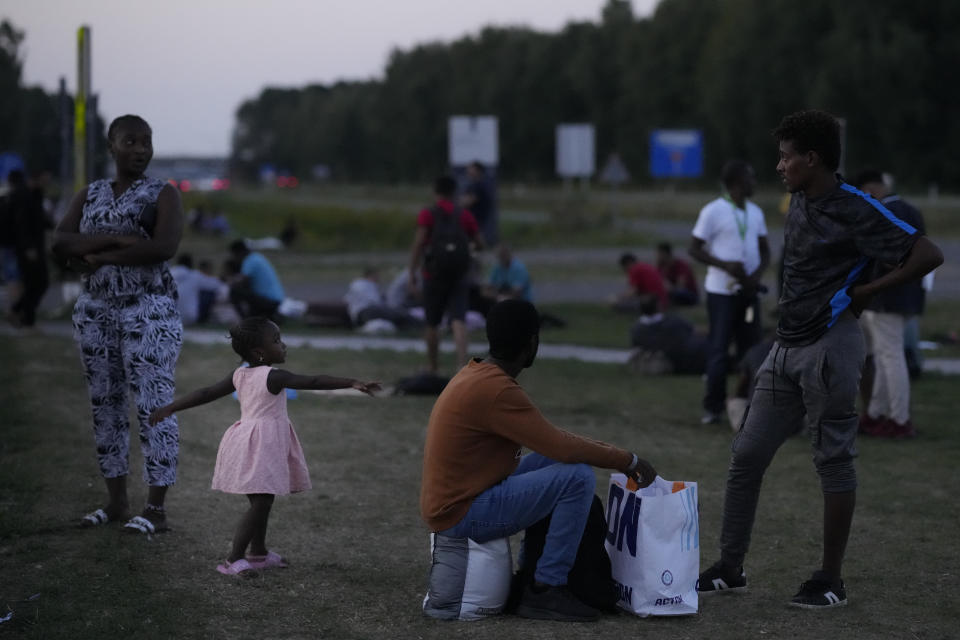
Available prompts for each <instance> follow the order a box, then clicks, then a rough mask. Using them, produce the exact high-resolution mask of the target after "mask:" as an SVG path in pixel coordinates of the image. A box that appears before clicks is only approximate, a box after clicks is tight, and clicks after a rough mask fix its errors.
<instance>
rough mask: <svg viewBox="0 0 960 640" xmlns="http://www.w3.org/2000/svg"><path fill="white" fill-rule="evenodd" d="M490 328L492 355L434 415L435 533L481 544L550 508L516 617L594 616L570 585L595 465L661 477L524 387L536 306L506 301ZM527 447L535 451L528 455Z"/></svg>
mask: <svg viewBox="0 0 960 640" xmlns="http://www.w3.org/2000/svg"><path fill="white" fill-rule="evenodd" d="M486 329H487V339H488V341H489V343H490V352H489V355H488V356H487V357H486V358H484V359H479V358H475V359H473V360H472V361H470V362H469V363H468V364H467V366H465V367H464V368H462V369H461V370H460V372H459V373H457V375H456V376H454V377H453V379H452V380H450V382H449V384H447V386H446V388H445V389H444V391H443V393H441V394H440V397H439V398H437V401H436V403H435V404H434V406H433V411H432V412H431V414H430V421H429V423H428V425H427V436H426V443H425V445H424V451H423V481H422V484H421V488H420V514H421V516H422V518H423V520H424V521H425V522H426V524H427V526H428V527H430V530H431V531H434V532H436V533H438V534H441V535H444V536H449V537H454V538H471V539H472V540H474V541H476V542H479V543H481V544H482V543H484V542H488V541H490V540H493V539H496V538H502V537H505V536H509V535H513V534H514V533H517V532H518V531H521V530H523V529H526V528H527V527H529V526H530V525H532V524H534V523H536V522H539V521H540V520H542V519H543V518H545V517H547V516H548V515H550V514H551V513H552V514H553V517H552V518H551V520H550V527H549V529H548V532H547V536H546V543H545V545H544V548H543V555H541V556H540V559H539V561H538V562H537V567H536V572H535V574H534V580H535V582H534V583H533V584H532V585H531V586H529V587H527V588H526V589H525V590H524V593H523V596H522V598H521V601H520V605H519V607H518V609H517V613H518V614H519V615H521V616H524V617H527V618H537V619H545V620H566V621H588V620H595V619H596V618H597V617H598V616H599V612H598V611H597V610H596V609H594V608H593V607H590V606H588V605H586V604H584V603H583V602H581V601H580V600H578V599H577V598H576V596H574V595H573V594H572V593H571V592H570V591H569V590H568V589H567V588H566V584H567V575H568V574H569V572H570V569H571V567H572V566H573V562H574V559H575V558H576V554H577V547H578V545H579V543H580V537H581V536H582V535H583V531H584V527H585V526H586V522H587V516H588V514H589V513H590V505H591V503H592V501H593V495H594V485H595V482H596V478H595V477H594V473H593V469H592V468H591V467H592V466H597V467H602V468H605V469H615V470H618V471H621V472H623V473H625V474H626V475H628V476H630V477H632V478H634V479H635V480H636V481H637V482H639V483H640V484H641V485H643V486H646V485H649V484H650V483H651V482H652V481H653V479H654V478H655V477H656V475H657V473H656V471H655V470H654V468H653V467H652V466H651V465H650V463H648V462H646V461H645V460H642V459H640V458H638V457H637V456H636V455H635V454H632V453H630V452H629V451H627V450H625V449H620V448H617V447H615V446H613V445H609V444H606V443H604V442H598V441H596V440H591V439H589V438H585V437H582V436H578V435H575V434H573V433H570V432H569V431H563V430H562V429H559V428H557V427H555V426H554V425H553V424H551V423H550V422H549V421H548V420H547V419H546V418H544V417H543V415H542V414H541V413H540V411H539V410H538V409H537V408H536V406H534V404H533V402H531V401H530V398H529V397H527V394H526V393H525V392H524V390H523V388H522V387H521V386H520V385H519V384H517V381H516V377H517V376H518V375H519V374H520V372H521V371H523V370H524V369H526V368H527V367H530V366H531V365H533V361H534V360H535V359H536V357H537V349H538V348H539V346H540V333H539V329H540V315H539V314H538V313H537V309H536V308H535V307H534V306H533V305H532V304H531V303H529V302H526V301H524V300H504V301H502V302H498V303H497V304H496V305H494V306H493V308H492V309H491V310H490V313H489V314H488V316H487V326H486ZM521 447H527V448H529V449H531V450H532V451H533V453H529V454H527V455H525V456H522V457H521V455H520V450H521Z"/></svg>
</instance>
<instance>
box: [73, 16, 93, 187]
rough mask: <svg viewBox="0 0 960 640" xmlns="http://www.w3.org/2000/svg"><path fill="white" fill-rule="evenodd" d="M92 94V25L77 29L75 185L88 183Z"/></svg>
mask: <svg viewBox="0 0 960 640" xmlns="http://www.w3.org/2000/svg"><path fill="white" fill-rule="evenodd" d="M89 94H90V27H86V26H84V27H80V28H79V29H77V95H76V98H75V99H74V101H73V187H74V190H75V191H79V190H80V189H83V187H84V186H86V184H87V171H88V168H87V96H88V95H89Z"/></svg>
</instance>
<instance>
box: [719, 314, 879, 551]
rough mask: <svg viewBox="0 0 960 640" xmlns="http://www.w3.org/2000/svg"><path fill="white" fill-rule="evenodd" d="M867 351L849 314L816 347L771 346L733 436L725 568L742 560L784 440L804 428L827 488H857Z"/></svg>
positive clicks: (726, 506) (829, 490) (723, 547)
mask: <svg viewBox="0 0 960 640" xmlns="http://www.w3.org/2000/svg"><path fill="white" fill-rule="evenodd" d="M865 353H866V348H865V346H864V339H863V334H862V333H861V331H860V325H859V324H858V323H857V320H856V318H854V317H853V315H852V314H851V313H844V314H843V315H842V316H841V317H840V319H839V320H837V323H836V324H835V325H834V326H833V327H831V328H830V329H829V330H828V331H827V332H826V333H825V334H824V335H823V336H822V337H821V338H820V339H819V340H817V341H816V342H814V343H813V344H810V345H806V346H802V347H782V346H780V345H779V344H778V343H774V345H773V348H772V349H770V353H769V354H767V358H766V360H764V363H763V365H762V366H761V367H760V370H759V371H758V372H757V379H756V389H755V390H754V392H753V398H752V400H751V403H750V408H749V409H748V410H747V414H746V416H745V417H744V422H743V426H742V427H741V429H740V432H739V434H738V435H737V437H736V438H735V439H734V441H733V447H732V451H733V456H732V458H731V461H730V470H729V472H728V475H727V491H726V497H725V499H724V504H723V526H722V529H721V534H720V551H721V559H722V561H723V563H724V564H725V565H728V566H736V567H738V566H740V565H742V564H743V558H744V556H746V553H747V549H748V548H749V546H750V532H751V530H752V529H753V521H754V516H755V515H756V511H757V500H758V499H759V497H760V485H761V483H762V481H763V474H764V472H765V471H766V470H767V466H768V465H769V464H770V461H771V460H772V459H773V456H774V454H775V453H776V452H777V449H779V448H780V445H782V444H783V443H784V442H785V441H786V439H787V438H788V437H790V436H791V435H792V434H794V433H796V432H797V431H798V430H799V429H800V428H801V427H803V426H805V427H806V429H807V432H808V433H809V435H810V439H811V443H812V445H813V452H814V455H813V461H814V464H815V465H816V468H817V473H818V474H819V475H820V484H821V487H822V489H823V491H824V493H844V492H848V491H853V490H855V489H856V487H857V475H856V470H855V469H854V466H853V458H854V457H856V455H857V451H856V446H855V440H856V436H857V413H856V398H857V393H858V390H859V387H860V374H861V372H862V369H863V361H864V357H865Z"/></svg>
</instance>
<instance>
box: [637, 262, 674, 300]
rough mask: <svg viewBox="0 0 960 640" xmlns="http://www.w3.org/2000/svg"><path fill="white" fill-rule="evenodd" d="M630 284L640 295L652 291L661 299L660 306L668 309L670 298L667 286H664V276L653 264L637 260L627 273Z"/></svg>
mask: <svg viewBox="0 0 960 640" xmlns="http://www.w3.org/2000/svg"><path fill="white" fill-rule="evenodd" d="M627 278H628V279H629V281H630V286H631V287H633V290H634V291H635V292H636V293H637V294H638V295H643V294H646V293H652V294H653V295H655V296H657V298H659V300H660V308H661V309H666V308H667V303H668V301H669V299H668V298H667V288H666V287H664V286H663V278H661V277H660V272H659V271H657V268H656V267H654V266H653V265H649V264H647V263H645V262H635V263H634V264H633V266H632V267H630V271H629V272H628V273H627Z"/></svg>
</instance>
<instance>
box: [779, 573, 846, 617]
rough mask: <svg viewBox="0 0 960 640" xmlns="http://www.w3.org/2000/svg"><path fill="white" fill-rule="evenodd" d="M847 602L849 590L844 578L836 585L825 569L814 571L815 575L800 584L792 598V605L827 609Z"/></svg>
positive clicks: (803, 607) (802, 607)
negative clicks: (798, 589) (844, 585)
mask: <svg viewBox="0 0 960 640" xmlns="http://www.w3.org/2000/svg"><path fill="white" fill-rule="evenodd" d="M845 604H847V590H846V589H845V588H844V587H843V580H840V584H839V585H836V584H833V582H832V581H831V580H830V576H828V575H827V574H825V573H824V572H823V571H814V572H813V577H811V578H810V579H809V580H807V581H806V582H804V583H803V584H802V585H800V591H798V592H797V595H795V596H793V599H791V600H790V606H791V607H800V608H801V609H826V608H827V607H842V606H844V605H845Z"/></svg>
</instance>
